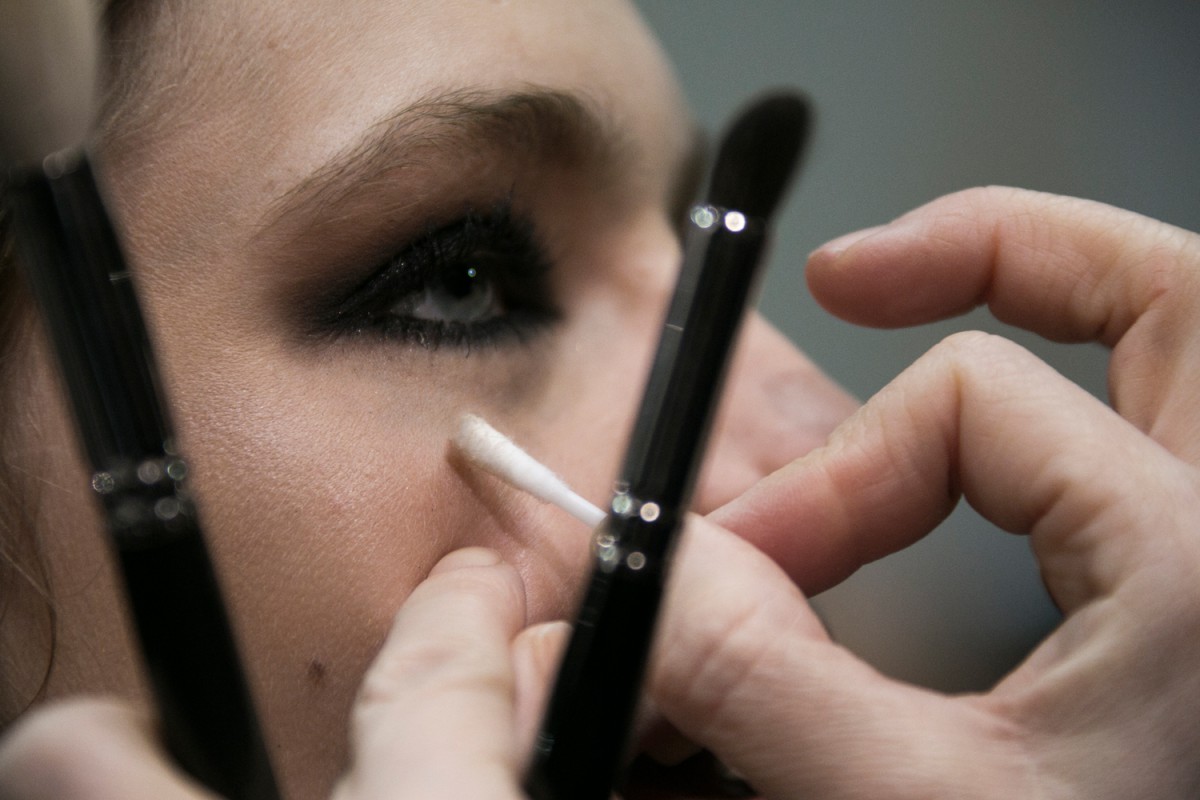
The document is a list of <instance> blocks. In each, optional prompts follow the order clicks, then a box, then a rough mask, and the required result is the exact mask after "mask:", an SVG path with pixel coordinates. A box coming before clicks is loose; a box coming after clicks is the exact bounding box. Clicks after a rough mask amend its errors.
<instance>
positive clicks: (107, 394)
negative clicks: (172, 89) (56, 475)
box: [8, 152, 279, 800]
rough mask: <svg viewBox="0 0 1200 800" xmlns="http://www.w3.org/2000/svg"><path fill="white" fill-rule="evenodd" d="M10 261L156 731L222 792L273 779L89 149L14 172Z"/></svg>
mask: <svg viewBox="0 0 1200 800" xmlns="http://www.w3.org/2000/svg"><path fill="white" fill-rule="evenodd" d="M8 195H9V197H10V202H11V209H10V210H11V213H12V219H13V228H14V231H15V233H16V239H17V242H18V247H19V248H20V261H21V264H22V265H23V266H24V267H25V275H26V278H27V281H28V283H29V285H30V287H31V290H32V294H33V296H34V299H35V302H36V303H37V305H38V306H39V308H40V310H41V313H42V316H43V318H44V319H45V321H46V327H47V330H48V332H49V335H50V338H51V342H52V344H53V346H54V350H55V353H56V355H57V358H58V361H59V365H60V367H61V372H62V375H63V378H64V381H65V383H66V387H67V391H68V394H69V397H70V400H71V406H72V409H73V413H74V416H75V420H76V425H77V429H78V432H79V436H80V439H81V441H82V443H83V448H84V450H85V451H86V454H87V457H88V460H89V461H90V463H91V466H92V469H93V474H92V477H91V485H92V489H93V490H94V491H95V492H96V494H97V495H98V496H99V498H100V500H101V501H102V503H103V506H104V509H105V515H106V521H107V525H108V532H109V534H110V537H109V538H110V541H111V543H112V546H113V550H114V552H115V554H116V557H117V561H118V565H119V567H120V571H121V575H122V577H123V579H124V584H125V589H126V597H127V600H128V603H129V608H130V612H131V615H132V617H133V620H134V624H135V629H136V632H137V635H138V639H139V642H140V645H141V649H142V653H143V655H144V656H145V662H146V666H147V671H148V674H149V677H150V682H151V685H152V688H153V691H154V696H155V701H156V703H157V706H158V711H159V722H160V725H161V727H162V735H163V739H164V742H165V743H166V745H167V747H168V749H169V751H170V752H171V754H172V755H173V756H174V757H175V759H176V760H177V761H178V763H179V764H180V766H182V767H183V768H184V770H185V771H187V772H188V773H190V774H191V775H192V776H193V777H195V778H196V779H197V780H199V781H200V782H201V783H203V784H204V785H205V786H208V787H209V788H211V789H213V790H215V791H216V792H218V793H219V794H221V795H222V796H224V797H227V798H229V799H230V800H274V799H275V798H278V797H279V791H278V788H277V786H276V783H275V778H274V775H273V773H272V771H271V766H270V761H269V758H268V756H267V750H266V747H265V745H264V742H263V737H262V732H261V729H260V727H259V724H258V718H257V716H256V715H255V712H254V707H253V704H252V702H251V696H250V692H249V689H248V686H247V683H246V679H245V676H244V674H243V671H242V667H241V662H240V660H239V658H238V654H237V648H236V646H235V643H234V636H233V632H232V629H231V627H230V623H229V619H228V616H227V614H226V611H225V605H224V603H223V602H222V599H221V593H220V589H219V587H218V585H217V580H216V576H215V575H214V573H213V568H212V563H211V559H210V558H209V554H208V550H207V548H206V547H205V543H204V538H203V536H202V535H201V529H200V525H199V522H198V519H197V515H196V510H195V507H194V504H193V503H192V501H191V499H190V498H189V496H188V495H187V492H186V490H185V488H184V484H183V480H184V478H185V477H186V472H187V468H186V465H185V463H184V461H183V459H181V458H180V457H179V456H178V455H177V454H176V453H175V452H174V446H173V443H172V436H171V429H170V425H169V421H168V419H167V415H166V412H165V408H166V406H165V404H164V402H163V398H162V393H161V390H160V384H159V379H158V375H157V371H156V368H155V362H154V359H153V355H152V351H151V347H150V342H149V337H148V336H147V334H146V327H145V324H144V322H143V319H142V315H141V312H140V309H139V306H138V303H137V298H136V295H135V293H134V288H133V283H132V280H131V279H130V276H129V274H128V272H127V271H126V267H125V260H124V257H123V254H122V253H121V249H120V246H119V243H118V240H117V236H116V234H115V232H114V230H113V228H112V224H111V222H110V220H109V218H108V215H107V213H106V212H105V207H104V203H103V200H102V198H101V196H100V192H99V190H98V188H97V186H96V182H95V178H94V176H93V174H92V171H91V168H90V166H89V163H88V161H87V158H86V156H84V155H83V154H82V153H81V152H75V153H66V154H56V155H54V156H51V157H49V158H48V159H46V162H45V164H44V166H43V168H42V169H41V170H33V171H24V172H21V173H16V172H14V173H12V174H10V176H9V186H8Z"/></svg>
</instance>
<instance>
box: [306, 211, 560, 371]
mask: <svg viewBox="0 0 1200 800" xmlns="http://www.w3.org/2000/svg"><path fill="white" fill-rule="evenodd" d="M550 272H551V264H550V261H549V259H548V258H547V257H546V255H545V252H544V250H543V248H542V246H541V245H540V244H539V243H538V241H537V239H536V237H535V231H534V229H533V225H532V224H531V223H530V222H529V221H528V220H527V219H525V218H522V217H519V216H516V215H515V213H514V212H513V210H512V208H511V205H510V204H509V203H507V202H505V203H501V204H498V205H497V206H495V207H493V208H491V209H489V210H487V211H484V212H480V211H475V210H468V211H467V212H465V213H464V214H462V215H461V216H460V217H459V218H458V219H456V220H455V221H453V222H450V223H449V224H446V225H443V226H441V227H437V228H433V227H432V226H431V227H430V228H429V229H428V230H426V232H425V233H424V234H423V235H421V236H419V237H418V238H417V239H416V240H415V241H412V242H411V243H409V244H407V245H406V246H404V247H402V248H401V249H400V250H399V252H397V253H396V254H395V255H392V256H391V257H389V258H388V259H386V261H385V262H384V263H382V264H380V265H379V266H378V267H377V268H376V269H375V270H373V271H372V273H371V275H370V277H368V278H367V279H366V281H364V282H362V283H361V284H359V285H358V286H356V287H355V288H353V289H352V290H351V291H350V292H349V293H348V294H346V295H345V296H343V297H342V298H341V299H340V300H339V301H338V302H336V304H335V305H334V307H333V309H332V311H331V312H329V313H327V314H324V315H322V316H323V319H322V320H321V324H320V328H321V329H322V330H323V331H326V332H328V333H331V334H333V335H334V336H336V337H347V336H348V337H364V336H374V337H376V338H378V339H381V340H385V341H397V342H401V343H404V344H411V345H417V346H420V347H424V348H427V349H436V348H439V347H443V346H451V347H457V348H461V349H465V350H468V351H469V350H470V349H472V348H478V347H485V346H503V345H505V344H509V343H513V342H521V341H524V340H525V339H527V338H528V337H531V336H533V335H536V334H537V333H539V332H541V331H542V330H543V329H545V328H548V327H549V326H550V325H552V324H553V323H554V322H556V321H557V320H558V319H559V318H560V316H561V313H560V311H559V309H558V306H557V305H556V303H555V299H554V297H553V293H552V291H551V287H550Z"/></svg>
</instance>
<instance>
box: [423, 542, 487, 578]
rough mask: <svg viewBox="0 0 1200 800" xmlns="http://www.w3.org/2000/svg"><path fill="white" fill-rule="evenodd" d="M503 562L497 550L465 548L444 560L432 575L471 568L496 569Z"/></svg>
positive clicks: (434, 569)
mask: <svg viewBox="0 0 1200 800" xmlns="http://www.w3.org/2000/svg"><path fill="white" fill-rule="evenodd" d="M502 560H503V559H501V558H500V554H499V553H497V552H496V551H495V550H489V549H487V548H486V547H464V548H463V549H462V550H455V551H454V552H453V553H450V554H449V555H448V556H445V557H444V558H442V560H441V561H439V562H438V564H437V566H436V567H434V568H433V572H431V573H430V574H431V575H432V574H434V573H438V572H450V571H452V570H456V569H470V568H471V567H494V566H496V565H497V564H499V563H500V562H501V561H502Z"/></svg>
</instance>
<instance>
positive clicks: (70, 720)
mask: <svg viewBox="0 0 1200 800" xmlns="http://www.w3.org/2000/svg"><path fill="white" fill-rule="evenodd" d="M524 620H525V594H524V587H523V585H522V583H521V580H520V578H519V576H518V575H517V572H516V570H514V569H512V568H511V567H510V566H508V565H506V564H503V563H501V562H500V560H499V556H497V555H496V554H495V553H493V552H491V551H487V550H479V549H473V550H462V551H458V552H456V553H452V554H451V555H449V556H447V557H446V558H445V559H443V560H442V562H441V563H440V564H439V565H438V566H437V567H436V568H435V569H434V571H433V573H432V574H431V575H430V577H429V578H428V579H426V581H425V582H424V583H422V584H421V585H420V586H419V587H418V588H417V590H416V591H415V592H414V593H413V594H412V595H411V596H410V598H409V599H408V601H407V602H406V603H405V605H404V607H403V608H402V609H401V610H400V612H399V614H398V615H397V617H396V620H395V624H394V626H393V628H392V631H391V633H390V635H389V637H388V639H387V642H386V643H385V644H384V647H383V650H382V651H381V653H380V654H379V656H378V658H377V659H376V662H375V664H374V665H373V666H372V668H371V670H370V672H369V673H368V675H367V677H366V679H365V681H364V683H363V687H362V690H361V692H360V696H359V698H358V701H357V704H356V706H355V710H354V719H353V726H352V727H353V731H352V741H353V759H354V760H353V764H352V766H351V767H350V769H349V770H348V772H347V773H346V775H345V776H344V777H343V779H342V780H341V782H340V783H339V785H338V786H337V788H336V790H335V792H334V797H335V798H337V800H372V799H373V798H388V800H391V799H392V798H408V797H413V798H417V797H419V798H431V797H470V798H513V799H515V798H520V797H522V796H523V795H522V793H521V791H520V788H519V787H520V783H519V781H520V773H521V770H522V769H523V768H524V763H525V759H526V757H527V753H528V750H529V744H530V742H531V740H532V731H533V728H534V726H535V724H536V713H537V712H536V710H534V709H535V707H536V705H537V704H538V703H540V694H541V692H542V691H543V686H542V685H541V684H540V682H539V683H537V684H536V685H532V684H530V683H529V682H528V681H526V680H523V679H522V677H521V676H522V674H523V673H524V674H528V675H534V676H540V675H543V674H546V673H547V672H548V671H549V666H548V663H549V661H550V660H551V659H552V657H553V653H554V652H555V651H556V648H557V647H558V644H557V642H558V640H560V639H561V631H558V630H555V629H554V627H553V626H550V627H547V626H539V627H537V628H534V629H531V630H530V631H529V632H528V633H522V634H520V635H518V631H520V629H521V628H522V626H523V625H524ZM514 637H515V638H514ZM547 647H549V648H552V649H547ZM523 665H527V667H528V668H527V669H525V670H522V669H521V667H522V666H523ZM526 686H528V687H529V688H527V689H526V688H523V687H526ZM522 697H531V698H532V699H531V701H530V702H528V703H527V702H523V701H521V699H520V698H522ZM333 735H336V733H335V734H333ZM291 788H292V790H293V793H294V794H295V795H304V796H311V791H306V790H304V787H291ZM0 797H3V798H5V799H6V800H83V799H84V798H88V800H95V799H96V798H114V799H115V798H121V800H199V798H212V797H213V795H211V794H210V793H208V792H206V791H204V790H203V789H202V788H200V787H198V786H197V785H196V784H195V783H193V782H192V781H191V780H189V779H188V778H186V777H185V776H183V775H182V774H180V773H179V771H178V770H177V769H176V768H175V767H174V765H173V764H171V763H170V761H169V760H168V759H167V757H166V756H165V754H164V753H163V752H162V751H161V749H160V747H159V745H158V742H157V740H156V739H155V737H154V734H153V727H152V724H151V721H150V720H149V719H148V718H147V717H145V716H142V715H139V714H137V713H136V712H134V711H133V710H132V709H131V708H130V707H128V706H127V705H124V704H121V703H117V702H115V701H107V700H94V699H88V700H72V701H68V702H64V703H60V704H57V705H53V706H50V707H47V708H46V709H43V710H40V711H37V712H34V713H32V714H30V715H28V716H27V717H26V718H25V719H24V720H23V721H22V722H21V723H19V724H18V725H17V727H16V728H15V729H14V730H13V731H11V732H10V733H9V734H8V735H7V736H6V737H5V740H4V742H3V745H2V746H0Z"/></svg>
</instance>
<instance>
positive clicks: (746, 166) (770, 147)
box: [708, 92, 812, 219]
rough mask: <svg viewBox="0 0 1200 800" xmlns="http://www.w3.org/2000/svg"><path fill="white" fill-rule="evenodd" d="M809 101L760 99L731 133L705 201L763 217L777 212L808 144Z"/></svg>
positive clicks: (779, 96)
mask: <svg viewBox="0 0 1200 800" xmlns="http://www.w3.org/2000/svg"><path fill="white" fill-rule="evenodd" d="M811 116H812V115H811V113H810V111H809V103H808V101H807V100H805V99H804V98H803V97H801V96H800V95H797V94H795V93H792V92H777V93H772V94H769V95H765V96H764V97H762V98H760V99H758V100H757V101H755V102H754V103H752V104H751V105H750V106H749V107H748V108H747V109H746V110H745V111H743V112H742V113H741V114H740V115H739V116H738V117H737V119H736V120H735V121H734V123H733V125H732V126H731V127H730V129H729V133H728V135H727V136H726V137H725V139H724V143H723V144H722V145H721V151H720V152H719V153H718V154H717V160H716V164H715V165H714V167H713V174H712V185H711V187H710V189H709V193H708V201H709V202H710V203H712V204H713V205H717V206H721V207H723V208H731V209H737V210H738V211H741V212H743V213H745V214H747V215H749V216H754V217H758V218H760V219H765V218H767V217H769V216H770V215H771V214H772V213H774V211H775V207H776V206H777V205H778V204H779V201H780V199H781V198H782V197H783V193H784V190H785V189H786V188H787V185H788V182H789V181H790V180H791V177H792V173H793V172H794V171H795V168H796V164H797V162H798V161H799V159H800V154H801V152H802V151H803V149H804V145H805V143H806V142H807V140H808V133H809V127H810V119H811Z"/></svg>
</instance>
